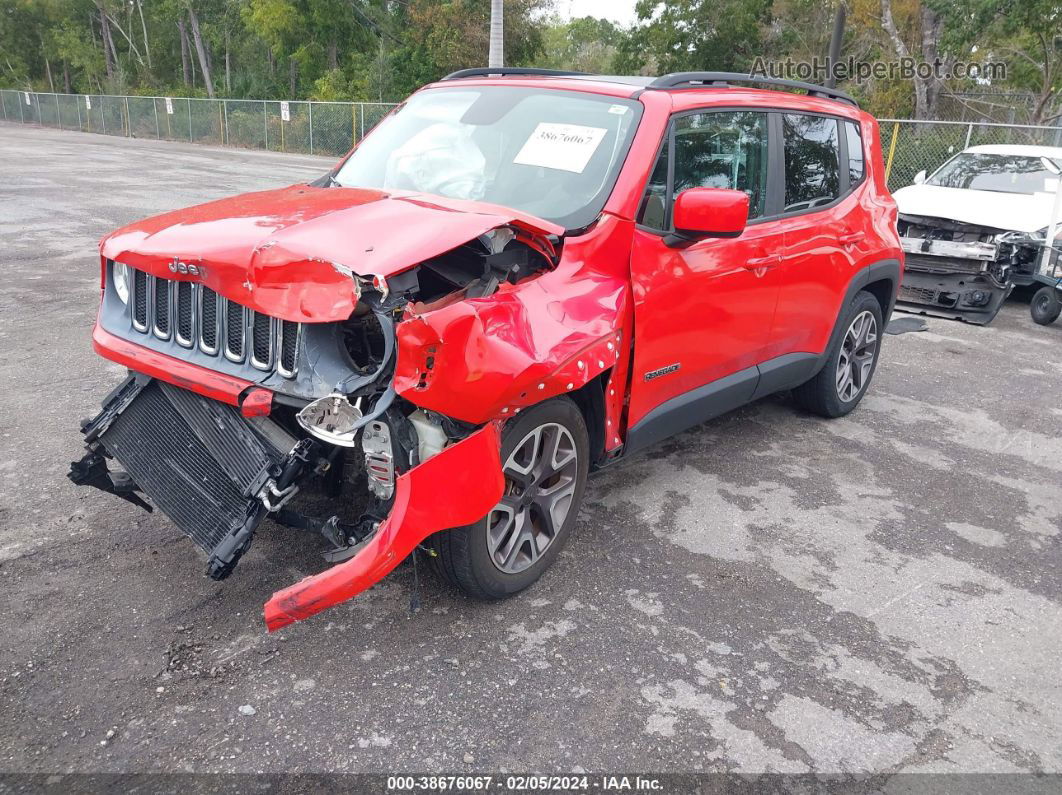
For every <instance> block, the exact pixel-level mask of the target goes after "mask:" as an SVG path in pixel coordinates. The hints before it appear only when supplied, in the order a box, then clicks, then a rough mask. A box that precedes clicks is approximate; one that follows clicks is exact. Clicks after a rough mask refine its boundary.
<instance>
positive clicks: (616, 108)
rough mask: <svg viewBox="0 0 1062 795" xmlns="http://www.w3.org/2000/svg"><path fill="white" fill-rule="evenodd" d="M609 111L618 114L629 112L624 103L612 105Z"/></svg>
mask: <svg viewBox="0 0 1062 795" xmlns="http://www.w3.org/2000/svg"><path fill="white" fill-rule="evenodd" d="M608 112H609V113H615V114H616V115H617V116H622V115H623V114H624V113H626V112H627V108H626V107H624V106H623V105H612V106H611V107H610V108H609V109H608Z"/></svg>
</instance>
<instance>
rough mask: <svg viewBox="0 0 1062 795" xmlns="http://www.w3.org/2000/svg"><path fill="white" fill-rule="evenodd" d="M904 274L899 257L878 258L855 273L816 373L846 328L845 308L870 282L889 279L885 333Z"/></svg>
mask: <svg viewBox="0 0 1062 795" xmlns="http://www.w3.org/2000/svg"><path fill="white" fill-rule="evenodd" d="M902 275H903V266H902V265H901V264H900V261H899V260H898V259H883V260H878V261H877V262H872V263H871V264H869V265H867V266H866V267H864V268H861V269H860V270H858V271H857V272H856V273H855V275H854V276H853V277H852V279H851V280H850V281H849V282H848V287H847V288H845V291H844V298H842V299H841V305H840V306H839V307H838V308H837V320H836V322H835V323H834V326H833V331H832V332H830V339H829V340H828V341H827V343H826V348H825V349H824V350H823V351H822V353H821V354H820V357H819V359H820V361H819V365H818V367H816V368H815V373H816V374H817V373H818V372H819V370H821V369H822V366H823V365H824V364H826V358H827V356H828V355H829V353H830V351H831V350H833V345H834V343H835V342H836V341H837V338H838V336H839V335H841V334H843V333H844V331H845V329H843V328H841V325H842V324H841V319H842V318H843V317H844V308H845V307H846V306H848V305H849V304H850V303H852V300H853V299H854V298H855V297H856V294H857V293H859V292H860V291H861V290H863V289H864V288H866V286H867V285H868V284H874V283H875V282H881V281H887V282H888V283H889V285H890V287H889V300H888V304H887V305H886V306H885V308H884V310H883V311H882V313H881V320H882V326H883V328H882V329H881V333H882V334H884V333H885V329H884V326H886V325H888V323H889V317H890V316H891V315H892V310H893V307H894V306H896V293H897V290H898V289H899V287H900V278H901V276H902Z"/></svg>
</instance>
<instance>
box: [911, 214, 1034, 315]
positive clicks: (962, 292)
mask: <svg viewBox="0 0 1062 795" xmlns="http://www.w3.org/2000/svg"><path fill="white" fill-rule="evenodd" d="M898 226H899V232H900V245H901V247H902V248H903V250H904V252H905V255H906V256H905V258H904V277H903V283H902V285H901V287H900V292H899V296H898V297H897V304H896V307H897V309H900V310H902V311H906V312H917V313H920V314H927V315H936V316H938V317H946V318H950V319H955V320H963V321H965V322H967V323H974V324H976V325H985V324H988V323H991V322H992V319H993V318H995V316H996V314H997V313H998V312H999V310H1000V308H1001V307H1002V306H1003V303H1004V302H1005V301H1006V300H1007V297H1008V296H1009V295H1010V293H1011V291H1012V290H1013V289H1014V286H1015V285H1016V284H1029V283H1031V281H1032V279H1033V274H1034V273H1035V271H1036V263H1037V260H1038V259H1039V257H1040V254H1041V252H1042V250H1043V243H1044V236H1043V235H1042V234H1039V233H1027V232H1020V231H1013V230H1005V229H996V228H992V227H986V226H979V225H975V224H968V223H963V222H960V221H953V220H949V219H947V218H930V217H924V216H916V215H907V214H903V213H901V214H900V217H899V221H898Z"/></svg>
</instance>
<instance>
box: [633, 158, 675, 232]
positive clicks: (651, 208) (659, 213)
mask: <svg viewBox="0 0 1062 795" xmlns="http://www.w3.org/2000/svg"><path fill="white" fill-rule="evenodd" d="M667 163H668V157H667V144H666V143H665V144H664V146H663V148H661V150H660V157H658V158H657V159H656V166H654V168H653V174H652V176H650V177H649V184H648V185H647V186H646V188H645V197H644V198H643V199H642V211H641V214H640V215H639V216H638V223H640V224H644V225H645V226H648V227H650V228H652V229H660V230H664V229H667V228H668V226H669V219H668V212H667Z"/></svg>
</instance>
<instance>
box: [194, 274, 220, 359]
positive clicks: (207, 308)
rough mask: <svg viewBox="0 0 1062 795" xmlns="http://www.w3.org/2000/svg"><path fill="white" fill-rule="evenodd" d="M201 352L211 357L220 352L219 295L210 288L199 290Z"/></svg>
mask: <svg viewBox="0 0 1062 795" xmlns="http://www.w3.org/2000/svg"><path fill="white" fill-rule="evenodd" d="M198 300H199V350H201V351H202V352H203V353H206V354H208V355H210V356H216V355H217V352H218V338H219V336H220V331H219V329H218V318H219V316H220V313H219V312H218V294H217V293H215V292H214V291H213V290H211V289H210V288H209V287H202V288H200V290H199V296H198Z"/></svg>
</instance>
